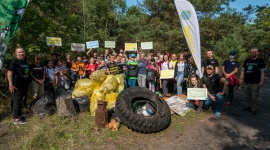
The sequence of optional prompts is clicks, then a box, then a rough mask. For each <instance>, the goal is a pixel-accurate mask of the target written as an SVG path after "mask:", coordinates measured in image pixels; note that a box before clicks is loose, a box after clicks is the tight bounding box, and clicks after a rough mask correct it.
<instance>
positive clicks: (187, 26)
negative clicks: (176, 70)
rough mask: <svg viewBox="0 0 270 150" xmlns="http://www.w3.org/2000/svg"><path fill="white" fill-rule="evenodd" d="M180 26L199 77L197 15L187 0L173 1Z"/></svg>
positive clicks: (200, 74)
mask: <svg viewBox="0 0 270 150" xmlns="http://www.w3.org/2000/svg"><path fill="white" fill-rule="evenodd" d="M174 3H175V6H176V9H177V12H178V15H179V18H180V22H181V26H182V29H183V32H184V35H185V38H186V41H187V44H188V47H189V49H190V52H191V54H192V56H193V58H194V62H195V63H196V65H197V68H198V70H199V76H200V77H202V73H201V41H200V30H199V23H198V18H197V14H196V12H195V9H194V7H193V6H192V4H191V3H190V2H189V1H187V0H175V1H174Z"/></svg>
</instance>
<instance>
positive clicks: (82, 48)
mask: <svg viewBox="0 0 270 150" xmlns="http://www.w3.org/2000/svg"><path fill="white" fill-rule="evenodd" d="M71 51H80V52H84V51H85V44H79V43H71Z"/></svg>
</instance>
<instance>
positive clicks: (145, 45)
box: [141, 42, 153, 50]
mask: <svg viewBox="0 0 270 150" xmlns="http://www.w3.org/2000/svg"><path fill="white" fill-rule="evenodd" d="M141 47H142V49H143V50H144V49H153V42H141Z"/></svg>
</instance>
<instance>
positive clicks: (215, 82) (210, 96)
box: [202, 65, 229, 117]
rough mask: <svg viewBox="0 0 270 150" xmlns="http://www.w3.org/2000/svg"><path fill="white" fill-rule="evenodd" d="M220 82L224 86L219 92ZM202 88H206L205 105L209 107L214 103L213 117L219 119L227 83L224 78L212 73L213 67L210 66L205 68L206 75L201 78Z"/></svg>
mask: <svg viewBox="0 0 270 150" xmlns="http://www.w3.org/2000/svg"><path fill="white" fill-rule="evenodd" d="M220 82H222V83H223V84H224V86H223V90H221V87H220ZM202 84H203V88H207V100H206V101H205V105H207V106H208V107H210V106H211V105H212V103H213V102H215V103H216V104H217V105H216V108H215V116H216V117H220V116H221V111H222V104H223V101H224V93H225V91H226V90H227V87H228V84H229V83H228V81H227V80H226V79H225V78H221V77H220V76H219V74H215V73H214V67H213V66H212V65H208V66H206V74H204V75H203V78H202Z"/></svg>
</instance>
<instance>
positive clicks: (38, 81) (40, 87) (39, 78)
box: [29, 55, 45, 100]
mask: <svg viewBox="0 0 270 150" xmlns="http://www.w3.org/2000/svg"><path fill="white" fill-rule="evenodd" d="M40 61H41V56H40V55H35V57H34V63H32V64H31V65H30V66H29V70H30V72H29V75H30V77H31V79H32V81H31V83H30V92H31V99H32V100H34V99H35V98H39V97H41V95H42V94H43V92H44V81H45V70H44V67H43V66H42V65H41V64H40Z"/></svg>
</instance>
